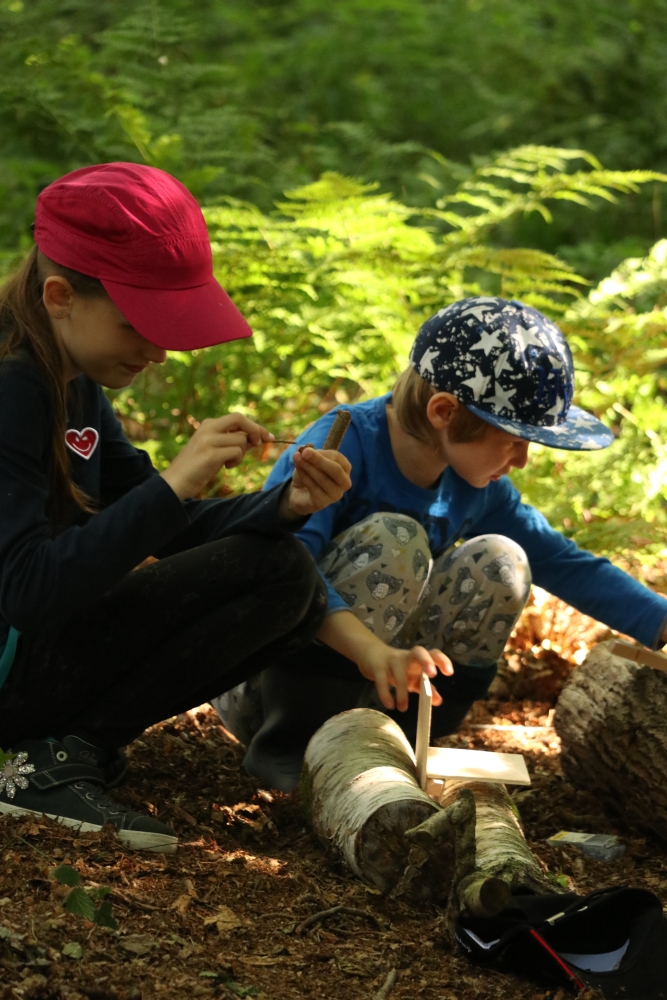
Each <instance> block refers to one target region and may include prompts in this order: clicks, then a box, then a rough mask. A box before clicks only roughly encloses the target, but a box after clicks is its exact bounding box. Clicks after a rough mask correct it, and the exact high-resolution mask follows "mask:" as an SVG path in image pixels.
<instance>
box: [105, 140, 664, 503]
mask: <svg viewBox="0 0 667 1000" xmlns="http://www.w3.org/2000/svg"><path fill="white" fill-rule="evenodd" d="M581 160H583V161H584V163H585V164H590V167H591V169H589V170H585V169H580V170H576V171H574V172H572V173H569V172H568V170H567V167H568V165H569V164H570V163H572V164H575V165H577V161H581ZM659 179H662V177H661V175H658V174H650V175H649V174H646V175H640V174H639V173H638V172H633V173H632V174H631V175H624V174H619V173H618V172H617V171H605V170H603V169H602V168H601V167H600V165H599V164H598V163H597V162H596V161H595V160H594V159H593V158H591V157H589V156H587V154H576V153H574V152H571V151H559V150H550V149H546V148H543V147H522V148H520V149H518V150H514V151H512V152H511V153H508V154H500V155H498V156H497V157H495V158H491V159H490V160H488V161H486V162H485V163H484V164H482V165H480V167H478V169H477V170H475V171H473V172H471V173H469V174H467V175H466V177H465V178H464V179H463V180H462V182H461V184H460V187H459V188H458V189H457V190H456V191H455V192H454V193H453V194H452V195H451V196H449V197H448V198H446V199H443V201H442V203H441V207H440V208H435V209H431V210H428V211H424V210H417V209H415V208H410V207H409V206H406V205H405V204H403V203H401V202H399V201H398V200H396V199H394V198H392V197H391V196H389V195H386V194H381V193H379V192H378V190H377V185H368V184H363V183H361V182H358V181H354V180H351V179H349V178H344V177H341V176H339V175H337V174H325V175H324V176H323V177H322V178H321V179H320V180H319V181H317V182H315V183H314V184H310V185H307V186H305V187H302V188H299V189H297V190H294V191H291V192H289V193H288V196H287V200H285V201H282V202H280V203H279V205H278V208H277V210H276V211H275V212H274V213H270V214H267V213H263V212H261V211H260V210H259V209H258V208H257V207H256V206H253V205H250V204H248V203H243V202H239V201H234V200H231V199H226V200H225V201H224V202H222V203H221V204H219V205H218V206H216V207H211V208H208V209H206V210H205V214H206V217H207V220H208V223H209V227H210V232H211V239H212V246H213V255H214V262H215V269H216V274H217V277H218V278H219V279H220V281H221V282H222V284H223V286H224V287H225V288H226V289H227V290H228V291H229V293H230V294H231V295H232V297H233V298H234V300H235V301H236V303H237V304H238V305H239V307H240V308H241V310H242V312H243V313H244V315H245V316H246V317H247V318H248V320H249V322H250V324H251V326H252V327H253V329H254V331H255V334H254V337H253V338H252V341H239V342H235V343H232V344H225V345H221V346H220V347H216V348H211V349H208V350H206V351H204V352H193V353H192V354H173V355H171V356H170V358H169V360H168V362H167V363H166V365H164V366H163V367H162V368H161V369H153V370H149V371H147V372H146V374H145V375H144V376H142V377H141V379H137V380H136V382H135V383H134V385H133V386H132V387H131V388H129V389H127V390H124V391H123V392H121V393H119V394H118V395H117V396H116V398H115V404H116V407H117V409H118V410H119V412H120V413H121V414H122V415H123V417H124V419H125V422H126V427H127V429H128V432H129V433H130V436H131V437H133V438H134V439H135V440H137V441H139V442H142V441H143V442H144V446H146V447H148V450H149V451H150V453H151V456H152V457H153V459H154V460H155V461H156V462H157V464H158V465H159V466H164V465H165V464H166V463H167V462H168V461H170V460H171V459H172V458H173V457H174V455H175V454H176V452H177V450H178V449H179V448H180V447H182V445H183V444H184V443H185V441H186V440H187V438H188V436H189V435H190V434H191V433H192V430H193V421H194V422H196V421H201V420H202V419H203V418H204V417H208V416H213V415H218V414H220V413H221V412H224V411H226V410H235V411H239V412H243V413H246V414H248V415H250V416H252V417H253V418H254V419H257V420H259V421H260V422H261V423H263V424H265V425H266V426H268V427H269V428H270V429H271V430H272V431H273V432H274V433H275V435H276V437H281V438H285V437H291V436H294V435H296V434H297V433H299V431H300V430H302V429H303V427H304V426H305V425H306V424H307V423H309V422H310V421H312V420H314V419H316V418H317V416H318V415H319V414H320V413H321V412H322V411H324V410H326V409H328V408H329V407H330V406H332V405H334V404H335V403H336V401H338V402H341V401H343V402H344V401H350V400H354V399H356V398H358V397H359V396H360V394H366V395H374V394H377V393H380V392H384V391H386V390H387V389H388V388H389V387H390V386H391V384H392V382H393V380H394V378H395V376H396V374H397V373H398V372H400V371H401V370H402V369H403V368H404V367H405V365H406V362H407V355H408V351H409V347H410V344H411V343H412V340H413V339H414V336H415V333H416V330H417V328H418V327H419V325H420V324H421V322H422V321H423V320H424V319H425V318H426V317H427V316H428V315H430V314H431V313H433V312H435V311H436V310H437V309H439V308H441V307H442V306H443V305H446V304H447V303H449V302H452V301H454V300H456V299H457V298H460V297H462V296H464V295H474V294H480V293H484V292H491V293H493V294H503V295H505V296H507V297H510V298H512V297H520V298H522V299H523V300H525V301H527V302H530V303H532V304H534V305H536V306H537V307H539V308H541V309H544V310H545V311H546V312H548V313H549V314H551V315H553V316H556V317H558V316H561V315H562V314H563V313H564V312H565V311H566V310H567V308H568V306H567V303H568V302H571V301H573V300H574V301H577V300H578V299H579V297H580V294H581V293H580V288H581V286H582V284H584V282H583V279H582V278H580V277H579V276H578V275H577V274H575V273H574V272H573V270H572V269H571V268H570V267H569V266H568V265H567V264H565V263H563V262H562V261H561V260H559V259H558V258H556V257H554V256H553V255H550V254H546V253H544V252H542V251H538V250H530V249H522V248H497V247H494V246H493V245H492V244H491V242H490V239H491V237H492V235H493V233H494V230H497V228H498V227H499V226H501V225H502V224H505V223H506V222H507V220H508V219H511V218H513V217H515V216H518V215H521V214H524V213H528V212H531V211H542V212H543V213H544V214H546V213H548V212H549V211H550V209H549V204H550V203H553V202H554V201H555V200H556V199H558V198H560V197H563V196H568V197H569V196H572V197H575V198H576V199H577V200H578V201H579V202H580V203H582V204H588V203H590V202H591V201H592V200H593V199H595V198H598V199H599V198H601V197H602V198H605V199H611V198H613V197H614V192H615V191H627V190H629V189H632V188H634V187H636V186H637V185H639V184H641V183H643V182H646V181H647V180H659ZM276 453H277V452H276V450H275V449H265V451H264V453H263V454H262V455H258V456H257V457H256V458H257V460H256V462H255V465H254V466H252V465H250V466H249V465H248V464H247V463H246V465H244V467H243V469H242V470H238V471H235V472H233V473H229V474H226V475H225V476H224V482H223V483H222V484H221V483H217V484H216V485H215V486H214V492H223V493H224V492H227V491H229V490H232V489H234V490H236V489H239V488H244V487H246V488H247V487H257V486H259V485H260V484H261V482H262V481H263V479H264V478H265V476H266V474H267V472H268V469H269V467H270V466H269V463H270V461H271V459H272V457H274V456H275V454H276Z"/></svg>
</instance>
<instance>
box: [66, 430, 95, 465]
mask: <svg viewBox="0 0 667 1000" xmlns="http://www.w3.org/2000/svg"><path fill="white" fill-rule="evenodd" d="M99 439H100V436H99V434H98V433H97V431H96V430H95V428H94V427H84V428H83V430H82V431H76V430H74V428H73V427H70V429H69V430H68V431H66V432H65V444H66V445H67V447H68V448H71V450H72V451H73V452H74V453H75V455H80V456H81V458H86V459H88V458H90V456H91V455H92V453H93V452H94V451H95V449H96V448H97V442H98V441H99Z"/></svg>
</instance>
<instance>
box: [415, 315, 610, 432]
mask: <svg viewBox="0 0 667 1000" xmlns="http://www.w3.org/2000/svg"><path fill="white" fill-rule="evenodd" d="M410 364H411V365H412V367H413V368H414V369H415V371H416V372H417V373H418V374H419V375H421V376H422V378H424V379H426V380H427V381H428V382H430V383H431V384H432V385H433V386H435V388H436V389H437V390H438V391H439V392H451V393H452V395H453V396H456V398H457V399H459V400H460V401H461V402H462V403H465V405H466V406H467V407H468V409H469V410H471V411H472V412H473V413H476V414H477V416H478V417H481V418H482V419H483V420H486V421H487V423H489V424H492V425H493V426H494V427H500V428H501V429H502V430H505V431H508V432H509V433H510V434H516V435H517V437H520V438H523V439H524V440H526V441H536V442H538V443H539V444H544V445H547V446H548V447H550V448H564V449H567V450H569V451H594V450H596V449H600V448H606V447H608V445H610V444H611V443H612V441H613V440H614V435H613V434H612V432H611V431H610V430H609V428H608V427H605V425H604V424H603V423H601V422H600V421H599V420H598V419H597V418H596V417H594V416H593V414H592V413H588V412H587V411H586V410H581V409H580V408H579V407H578V406H572V394H573V391H574V367H573V364H572V355H571V354H570V348H569V347H568V345H567V341H566V340H565V337H564V336H563V334H562V333H561V331H560V330H559V329H558V327H557V326H556V324H555V323H552V321H551V320H550V319H548V318H547V317H546V316H544V315H543V314H542V313H541V312H538V310H537V309H533V308H532V306H527V305H524V303H523V302H519V301H518V300H517V299H512V300H511V301H508V300H507V299H499V298H491V297H486V296H477V297H475V298H469V299H462V300H461V301H460V302H453V303H452V305H450V306H446V307H445V308H444V309H441V310H440V311H439V312H437V313H436V314H435V316H431V318H430V319H428V320H427V321H426V322H425V323H424V325H423V326H422V327H421V329H420V331H419V333H418V334H417V338H416V340H415V342H414V344H413V347H412V351H411V352H410Z"/></svg>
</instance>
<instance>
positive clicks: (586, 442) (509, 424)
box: [466, 403, 614, 451]
mask: <svg viewBox="0 0 667 1000" xmlns="http://www.w3.org/2000/svg"><path fill="white" fill-rule="evenodd" d="M466 406H467V408H468V409H469V410H470V412H471V413H475V414H477V416H478V417H481V418H482V420H486V422H487V424H491V425H492V426H493V427H499V428H500V429H501V430H503V431H507V432H508V433H509V434H515V435H516V436H517V437H520V438H523V440H524V441H534V442H535V443H536V444H544V445H546V446H547V448H562V449H563V450H564V451H600V450H601V449H602V448H608V447H609V445H610V444H612V442H613V441H614V435H613V433H612V431H610V430H609V428H608V427H606V426H605V425H604V424H603V423H602V421H600V420H598V419H597V417H594V416H593V414H592V413H588V412H587V411H586V410H581V409H580V408H579V407H578V406H571V407H570V409H569V411H568V414H567V420H566V421H565V423H564V424H556V425H555V426H553V427H536V426H535V425H534V424H522V423H520V421H518V420H508V419H506V418H505V417H497V416H496V415H495V414H494V413H487V412H486V410H482V409H481V408H480V407H479V406H472V405H471V404H470V403H466Z"/></svg>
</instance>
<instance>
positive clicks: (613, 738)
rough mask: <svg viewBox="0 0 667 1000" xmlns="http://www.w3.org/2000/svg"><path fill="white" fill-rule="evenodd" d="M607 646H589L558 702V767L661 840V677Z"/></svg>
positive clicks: (664, 696) (664, 742)
mask: <svg viewBox="0 0 667 1000" xmlns="http://www.w3.org/2000/svg"><path fill="white" fill-rule="evenodd" d="M613 645H614V640H609V642H602V643H600V644H599V645H597V646H595V647H594V648H593V649H592V650H591V652H590V653H589V654H588V656H587V657H586V659H585V660H584V662H583V663H582V664H581V666H580V667H579V668H578V669H577V670H575V671H574V672H573V674H572V675H571V677H570V680H569V681H568V683H567V684H566V686H565V687H564V688H563V691H562V693H561V696H560V698H559V700H558V704H557V706H556V715H555V719H554V723H555V726H556V732H557V733H558V735H559V736H560V738H561V742H562V758H561V759H562V765H563V770H564V771H565V773H566V774H567V776H568V778H569V779H570V781H572V783H573V784H575V785H578V786H579V787H581V788H585V789H587V790H589V791H591V792H594V793H595V795H596V796H597V797H598V799H600V800H601V801H602V802H603V803H604V804H605V805H607V806H609V807H610V808H611V809H613V810H614V811H615V812H616V813H618V814H622V816H623V818H624V819H625V820H626V822H628V821H629V822H630V823H635V824H636V825H637V826H639V827H642V828H644V829H648V830H651V831H652V832H653V833H655V834H656V835H657V836H658V837H660V838H661V839H662V840H664V841H667V674H664V673H661V672H658V671H656V670H652V669H651V668H650V667H645V666H639V665H637V664H636V663H633V662H631V661H630V660H627V659H625V657H621V656H615V655H614V654H612V652H611V647H613Z"/></svg>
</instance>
